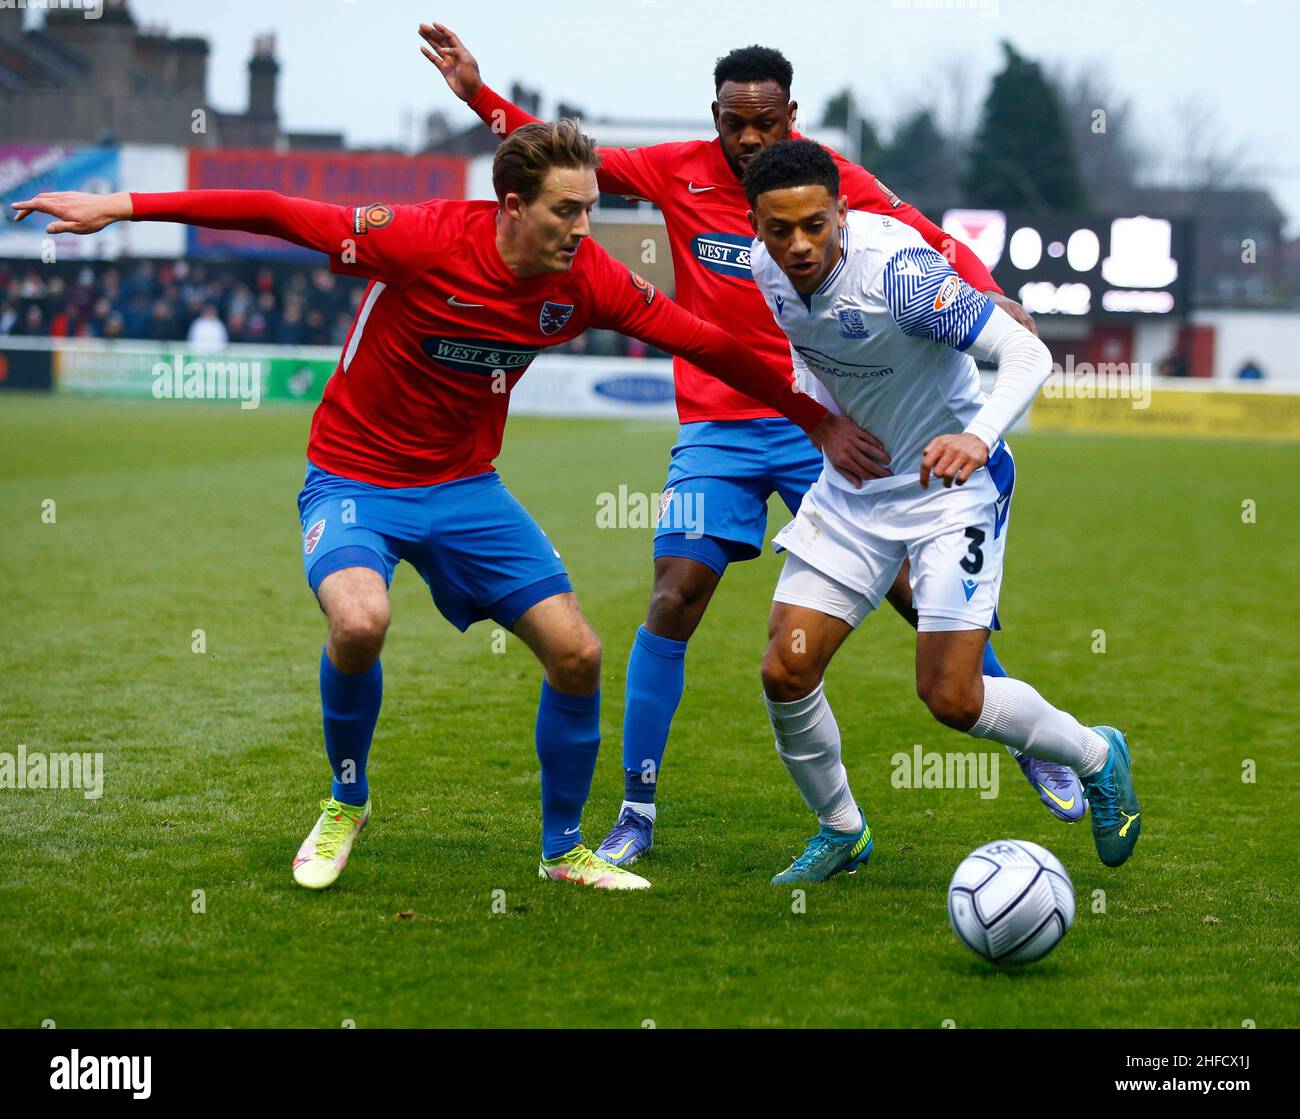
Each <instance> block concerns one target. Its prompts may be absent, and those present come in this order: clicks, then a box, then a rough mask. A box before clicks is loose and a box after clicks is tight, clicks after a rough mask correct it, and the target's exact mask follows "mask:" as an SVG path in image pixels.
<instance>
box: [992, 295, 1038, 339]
mask: <svg viewBox="0 0 1300 1119" xmlns="http://www.w3.org/2000/svg"><path fill="white" fill-rule="evenodd" d="M984 294H985V295H987V296H988V297H989V298H990V299H991V300H993V302H994V304H995V305H996V306H998V307H1001V308H1002V309H1003V310H1004V311H1005V312H1006V313H1007V314H1008V315H1010V316H1011V317H1012V318H1013V319H1015V320H1016V322H1018V323H1019V324H1020V325H1021V326H1023V327H1024V328H1025V329H1026V330H1027V331H1029V333H1030V334H1037V333H1038V324H1037V323H1036V322H1034V316H1033V315H1031V314H1030V313H1029V312H1028V311H1026V310H1025V309H1024V308H1023V307H1022V306H1021V305H1020V304H1019V303H1017V302H1016V301H1015V300H1014V299H1008V298H1007V297H1006V296H1005V295H1003V294H1002V293H1001V292H998V291H988V292H985V293H984Z"/></svg>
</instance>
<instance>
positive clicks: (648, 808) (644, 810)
mask: <svg viewBox="0 0 1300 1119" xmlns="http://www.w3.org/2000/svg"><path fill="white" fill-rule="evenodd" d="M623 808H630V809H632V811H633V812H640V813H641V815H642V816H644V817H645V818H646V819H647V820H649V821H650V822H651V823H652V824H653V823H654V821H655V806H654V804H653V803H651V804H642V803H641V802H640V801H639V800H625V801H624V802H623ZM618 814H619V815H620V816H621V815H623V810H622V809H619V813H618Z"/></svg>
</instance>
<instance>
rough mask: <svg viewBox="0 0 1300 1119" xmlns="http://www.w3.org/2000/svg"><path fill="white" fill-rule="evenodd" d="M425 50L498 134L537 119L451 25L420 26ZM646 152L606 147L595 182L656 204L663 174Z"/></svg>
mask: <svg viewBox="0 0 1300 1119" xmlns="http://www.w3.org/2000/svg"><path fill="white" fill-rule="evenodd" d="M420 38H421V39H423V40H424V45H423V46H422V47H420V52H421V53H422V54H423V55H424V57H425V58H427V59H428V60H429V61H430V62H432V63H433V64H434V66H436V67H437V68H438V72H439V73H440V74H442V76H443V79H444V80H445V81H446V83H447V88H448V89H450V90H451V91H452V93H454V94H455V95H456V96H457V97H459V98H460V99H461V100H462V101H464V102H465V104H467V105H468V106H469V107H470V108H471V109H473V110H474V112H475V113H477V114H478V116H479V118H480V119H481V120H482V121H483V123H484V124H486V125H487V126H488V127H489V128H490V129H492V131H493V132H494V133H496V135H497V136H500V137H504V136H508V135H509V134H510V133H511V132H513V131H515V129H517V128H522V127H523V126H524V125H525V124H535V123H537V119H538V118H537V117H535V116H533V115H532V114H531V113H526V112H524V110H523V109H521V108H520V107H519V106H518V105H515V104H514V103H513V102H510V101H507V100H506V99H505V98H504V97H502V96H501V95H500V94H498V93H496V92H495V91H494V90H492V89H491V88H489V87H488V86H487V85H485V84H484V82H483V77H482V75H481V74H480V73H479V68H478V60H477V59H476V58H475V57H474V56H473V54H471V53H470V50H469V48H468V47H467V46H465V44H464V43H462V42H461V41H460V37H459V36H458V35H457V34H456V33H455V32H454V31H453V30H452V29H451V28H450V27H448V26H447V25H446V24H442V23H422V24H420ZM652 150H653V149H647V148H601V149H600V166H599V167H598V168H597V169H596V181H597V183H598V185H599V186H600V189H601V190H603V191H605V192H607V193H609V194H623V195H630V196H634V197H637V198H646V199H649V200H650V201H652V202H653V201H654V197H655V193H656V191H657V189H658V185H659V174H658V171H657V165H656V163H655V161H654V159H653V158H652V157H651V156H650V155H649V154H648V153H649V152H650V151H652Z"/></svg>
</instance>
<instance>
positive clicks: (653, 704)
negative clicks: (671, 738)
mask: <svg viewBox="0 0 1300 1119" xmlns="http://www.w3.org/2000/svg"><path fill="white" fill-rule="evenodd" d="M685 687H686V642H685V641H674V640H673V639H672V638H671V637H659V636H658V635H657V634H653V633H651V632H650V631H649V630H648V629H646V628H645V626H641V627H640V628H639V629H638V630H637V631H636V641H634V642H633V644H632V655H631V656H630V657H629V658H628V662H627V696H626V701H625V704H624V708H623V799H624V800H628V801H632V802H633V803H636V804H653V803H654V800H655V789H656V787H657V786H658V782H659V767H660V766H661V765H662V764H663V760H664V748H665V747H666V746H667V745H668V728H669V727H670V726H672V722H673V715H674V714H676V712H677V705H678V704H679V703H680V702H681V699H682V690H683V689H684V688H685Z"/></svg>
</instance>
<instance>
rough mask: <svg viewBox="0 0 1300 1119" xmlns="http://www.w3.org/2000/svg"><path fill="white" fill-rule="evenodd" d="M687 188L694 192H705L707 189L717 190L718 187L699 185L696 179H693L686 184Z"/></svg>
mask: <svg viewBox="0 0 1300 1119" xmlns="http://www.w3.org/2000/svg"><path fill="white" fill-rule="evenodd" d="M686 189H687V190H689V191H690V192H691V193H692V194H703V193H704V192H705V191H706V190H717V189H718V188H717V187H711V186H703V187H697V186H696V185H695V180H694V179H692V180H691V181H690V182H689V183H687V184H686Z"/></svg>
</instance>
